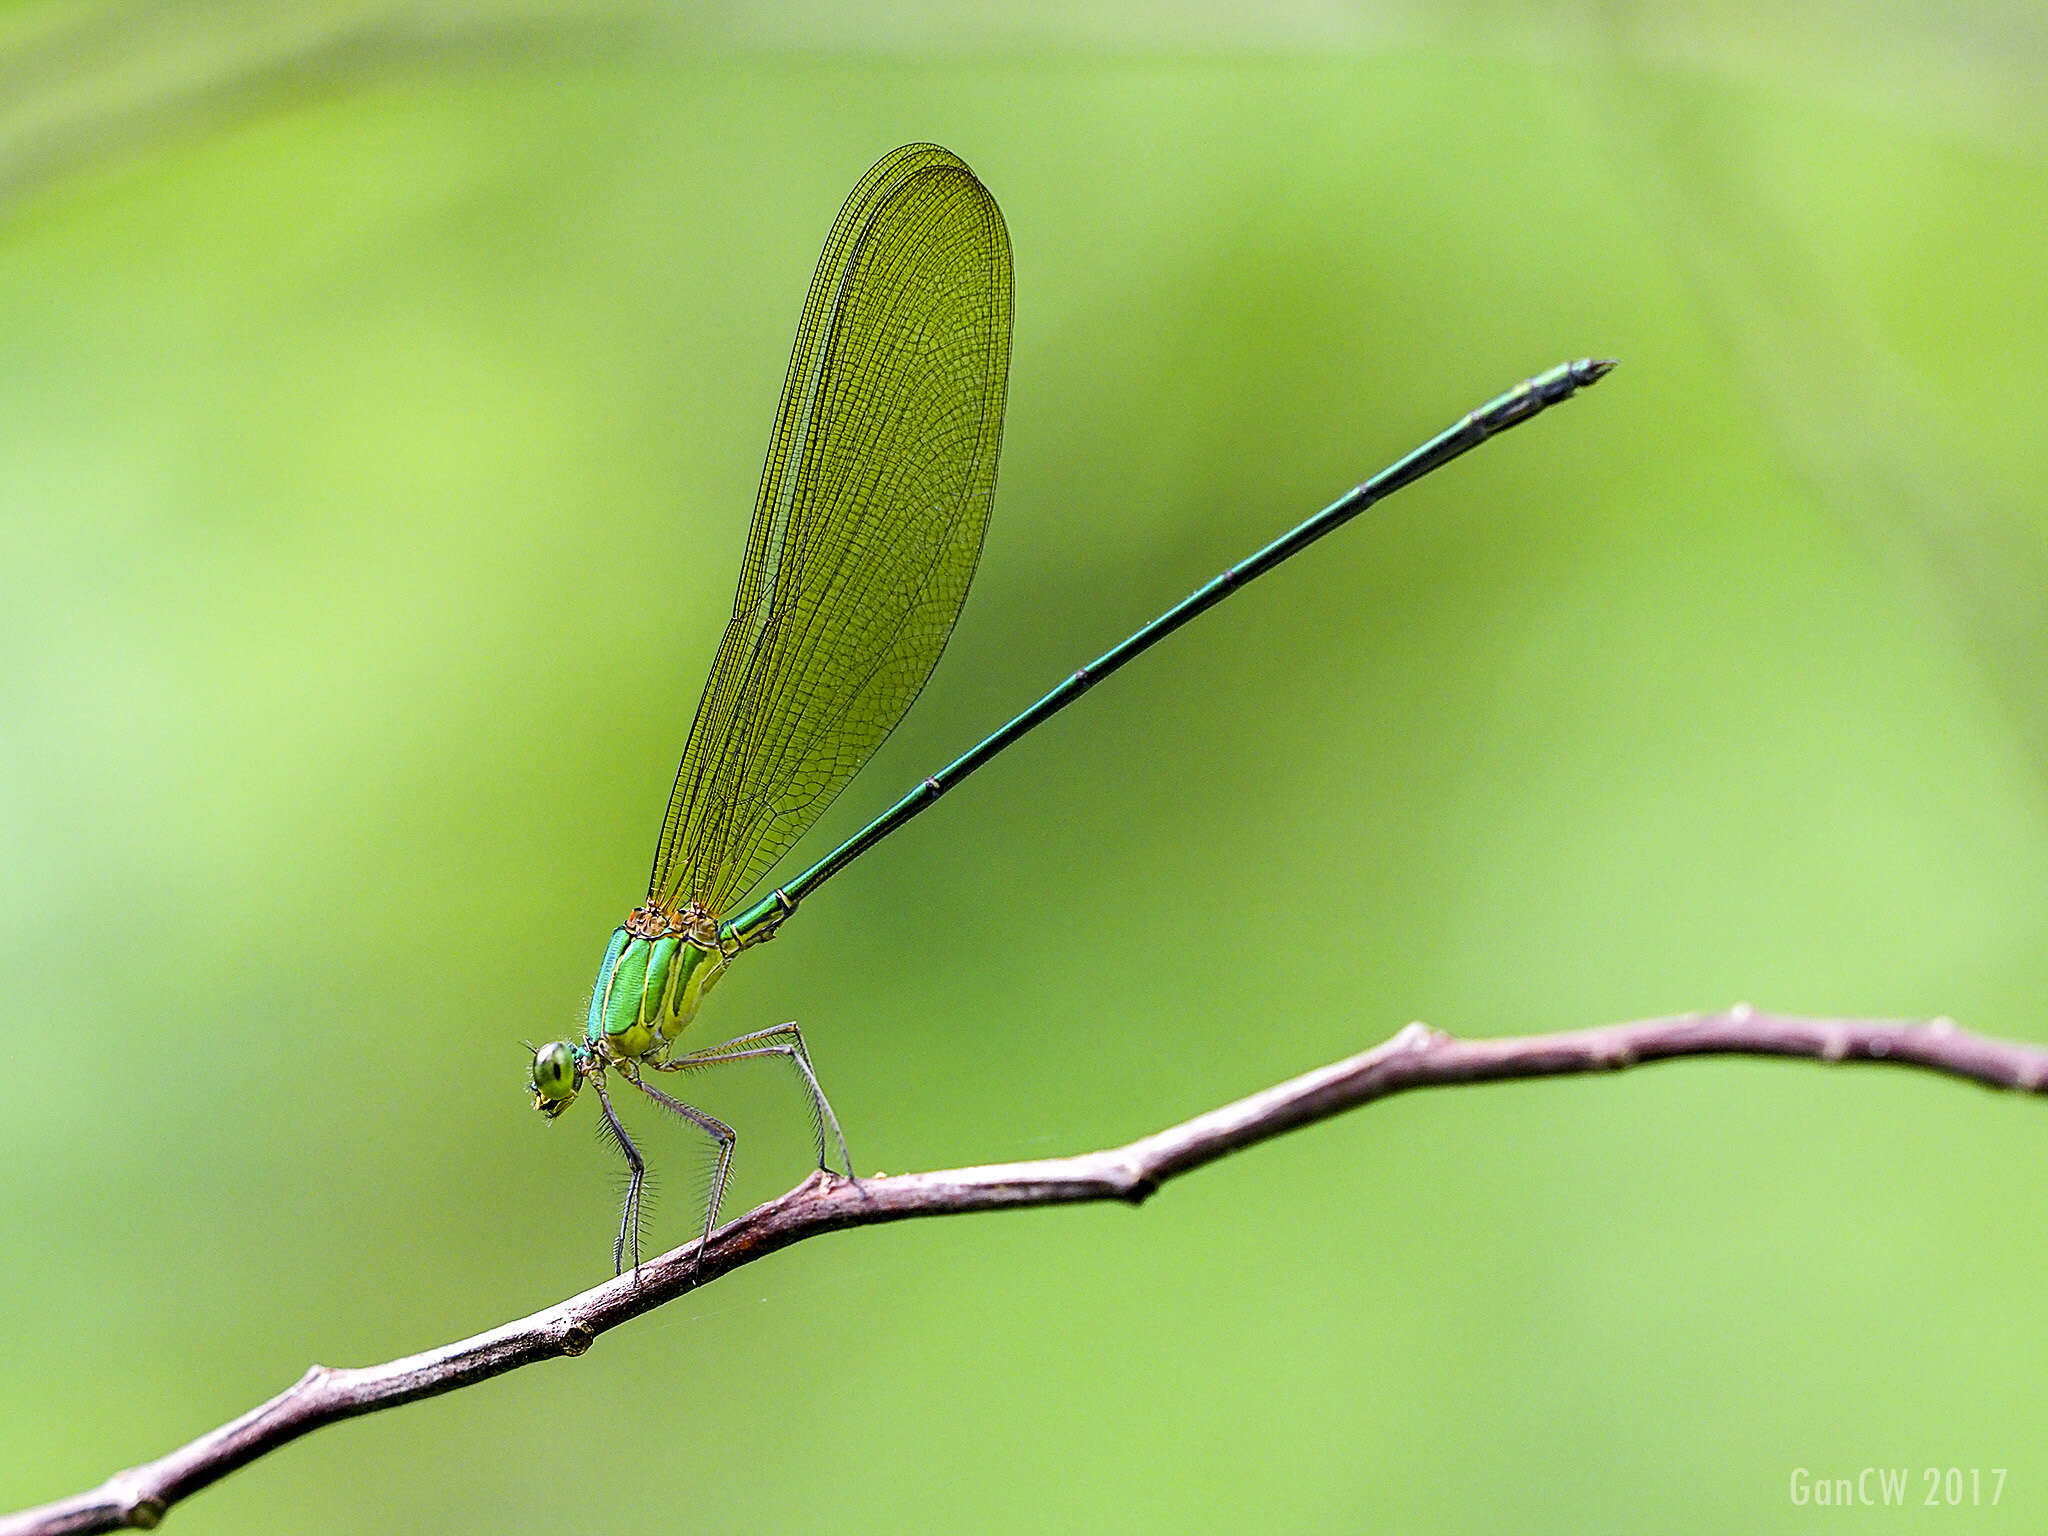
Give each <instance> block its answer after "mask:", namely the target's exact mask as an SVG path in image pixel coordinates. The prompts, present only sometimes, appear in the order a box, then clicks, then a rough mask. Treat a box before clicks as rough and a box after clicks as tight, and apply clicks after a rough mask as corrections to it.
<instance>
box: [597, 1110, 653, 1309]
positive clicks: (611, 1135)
mask: <svg viewBox="0 0 2048 1536" xmlns="http://www.w3.org/2000/svg"><path fill="white" fill-rule="evenodd" d="M590 1086H591V1087H593V1088H595V1089H596V1090H597V1102H598V1103H599V1104H600V1105H601V1106H603V1109H604V1118H603V1119H602V1120H600V1121H599V1122H598V1129H599V1130H600V1131H602V1132H603V1133H604V1137H605V1140H607V1141H609V1142H610V1143H611V1144H612V1145H613V1146H614V1147H615V1148H617V1149H618V1153H619V1156H621V1157H623V1158H624V1159H625V1160H626V1167H627V1169H628V1170H629V1174H628V1177H627V1179H626V1206H625V1209H624V1210H622V1211H621V1212H619V1235H618V1239H617V1240H616V1241H615V1242H614V1243H613V1244H612V1273H613V1274H615V1275H617V1274H623V1273H624V1272H625V1268H626V1239H627V1236H628V1234H630V1235H631V1237H632V1241H633V1268H634V1270H635V1272H636V1273H637V1272H638V1270H639V1268H640V1191H641V1189H642V1187H643V1186H644V1185H645V1184H646V1182H647V1164H646V1162H645V1160H643V1159H642V1158H641V1156H640V1149H639V1148H638V1147H635V1146H634V1145H633V1138H632V1137H630V1136H628V1135H627V1134H626V1127H625V1126H624V1125H622V1124H621V1123H620V1122H619V1117H618V1113H617V1112H616V1111H615V1110H613V1108H612V1100H611V1095H610V1094H608V1093H606V1092H605V1091H604V1080H603V1079H602V1078H592V1079H591V1082H590Z"/></svg>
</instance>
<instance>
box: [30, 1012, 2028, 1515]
mask: <svg viewBox="0 0 2048 1536" xmlns="http://www.w3.org/2000/svg"><path fill="white" fill-rule="evenodd" d="M1675 1056H1804V1057H1810V1058H1812V1059H1814V1060H1816V1061H1864V1062H1889V1063H1892V1064H1895V1065H1900V1066H1913V1067H1922V1068H1925V1069H1927V1070H1929V1071H1933V1072H1941V1073H1946V1074H1948V1075H1949V1076H1952V1077H1961V1078H1967V1079H1969V1080H1970V1081H1972V1082H1977V1083H1981V1084H1983V1085H1985V1086H1986V1087H1990V1088H2014V1089H2019V1090H2021V1091H2024V1092H2027V1093H2034V1094H2039V1093H2042V1092H2044V1091H2048V1048H2044V1047H2041V1046H2037V1045H2028V1044H2022V1043H2019V1042H2017V1041H2009V1040H1994V1039H1989V1038H1987V1037H1985V1036H1982V1035H1973V1034H1970V1033H1968V1032H1966V1031H1964V1030H1962V1029H1959V1028H1957V1027H1956V1025H1955V1024H1954V1023H1953V1022H1952V1021H1950V1020H1948V1019H1936V1020H1934V1021H1933V1022H1932V1023H1926V1024H1912V1023H1904V1022H1897V1021H1885V1020H1869V1019H1807V1018H1789V1017H1785V1016H1781V1015H1772V1014H1764V1013H1758V1012H1756V1011H1754V1010H1753V1009H1750V1008H1748V1007H1746V1006H1737V1007H1735V1008H1732V1009H1729V1010H1728V1011H1726V1012H1724V1013H1706V1014H1688V1015H1685V1016H1683V1017H1679V1018H1670V1019H1650V1020H1645V1021H1643V1022H1640V1023H1633V1024H1611V1025H1607V1026H1604V1027H1602V1028H1598V1029H1584V1030H1575V1031H1571V1032H1568V1033H1564V1034H1555V1035H1524V1036H1516V1037H1510V1038H1505V1039H1492V1040H1460V1039H1457V1038H1455V1037H1454V1036H1451V1035H1447V1034H1444V1033H1442V1032H1441V1031H1439V1030H1434V1029H1431V1028H1429V1027H1428V1026H1427V1025H1423V1024H1411V1025H1409V1026H1408V1027H1407V1028H1406V1029H1404V1030H1402V1031H1401V1032H1400V1033H1399V1034H1397V1035H1395V1036H1394V1037H1393V1038H1392V1039H1390V1040H1388V1041H1386V1042H1385V1043H1383V1044H1381V1045H1378V1046H1375V1047H1374V1048H1373V1049H1371V1050H1369V1051H1365V1052H1362V1053H1361V1054H1359V1055H1356V1056H1352V1057H1348V1058H1347V1059H1345V1060H1343V1061H1339V1062H1333V1063H1332V1064H1331V1065H1329V1066H1326V1067H1320V1068H1318V1069H1317V1070H1315V1071H1313V1072H1308V1073H1305V1074H1303V1075H1302V1076H1300V1077H1297V1078H1294V1079H1292V1080H1290V1081H1288V1082H1285V1083H1280V1084H1278V1085H1276V1086H1274V1087H1271V1088H1267V1089H1265V1090H1263V1091H1262V1092H1259V1093H1255V1094H1253V1095H1251V1096H1250V1097H1249V1098H1244V1099H1239V1100H1238V1101H1237V1102H1236V1103H1234V1104H1226V1105H1224V1106H1223V1107H1222V1108H1220V1109H1213V1110H1210V1111H1209V1112H1208V1113H1206V1114H1202V1115H1197V1116H1196V1117H1195V1118H1194V1119H1192V1120H1187V1121H1184V1122H1182V1123H1181V1124H1179V1125H1176V1126H1172V1127H1169V1128H1168V1129H1166V1130H1163V1131H1160V1132H1157V1133H1156V1134H1154V1135H1151V1136H1147V1137H1145V1138H1143V1139H1142V1140H1140V1141H1134V1142H1131V1143H1130V1144H1129V1145H1128V1146H1122V1147H1113V1148H1109V1149H1107V1150H1105V1151H1100V1152H1089V1153H1084V1154H1082V1155H1081V1156H1078V1157H1057V1158H1047V1159H1044V1160H1041V1161H1038V1162H1029V1163H991V1164H987V1165H985V1166H982V1167H978V1168H953V1169H947V1170H944V1171H942V1172H938V1173H912V1174H900V1175H897V1176H894V1177H886V1176H879V1175H878V1176H877V1177H875V1178H871V1179H863V1180H861V1181H860V1182H859V1183H854V1182H851V1181H849V1180H846V1179H842V1178H837V1177H834V1176H833V1175H830V1174H827V1173H823V1172H819V1173H814V1174H812V1175H811V1177H810V1178H808V1179H806V1180H805V1181H804V1182H803V1183H802V1184H800V1185H798V1186H797V1187H796V1188H795V1189H793V1190H791V1191H790V1192H789V1193H788V1194H786V1195H784V1196H783V1197H782V1198H781V1199H779V1200H771V1201H769V1202H768V1203H767V1204H766V1205H763V1206H759V1207H757V1208H756V1209H754V1210H751V1211H749V1212H748V1213H747V1214H746V1215H744V1216H742V1217H740V1218H739V1219H738V1220H737V1221H733V1222H730V1223H728V1224H727V1225H725V1226H723V1227H721V1228H719V1229H718V1231H716V1232H714V1233H713V1234H712V1235H711V1238H710V1240H709V1241H708V1242H707V1243H704V1244H703V1245H702V1252H701V1254H700V1253H699V1251H698V1250H699V1244H697V1243H694V1242H692V1243H687V1244H685V1245H684V1246H683V1247H681V1248H677V1249H674V1250H672V1251H671V1252H668V1253H665V1254H663V1255H662V1256H661V1257H660V1258H657V1259H654V1260H651V1261H650V1262H648V1263H646V1264H643V1265H642V1266H641V1267H640V1269H639V1272H638V1273H637V1274H628V1275H622V1276H620V1277H619V1278H617V1279H615V1280H610V1281H607V1282H606V1283H605V1284H603V1285H600V1286H596V1287H594V1288H593V1289H591V1290H588V1291H585V1292H583V1294H582V1295H580V1296H572V1297H570V1298H569V1299H568V1300H567V1301H564V1302H560V1303H558V1304H556V1305H555V1306H552V1307H549V1308H548V1309H547V1310H546V1311H543V1312H536V1313H534V1314H533V1315H532V1316H531V1317H525V1318H521V1319H520V1320H519V1321H517V1322H513V1323H507V1324H505V1325H504V1326H502V1327H500V1328H495V1329H492V1330H491V1331H490V1332H489V1333H480V1334H477V1335H476V1336H475V1337H473V1338H468V1339H463V1340H460V1341H459V1342H457V1343H453V1344H445V1345H442V1346H441V1347H440V1348H439V1349H431V1350H428V1351H426V1352H425V1353H423V1354H417V1355H408V1356H406V1357H405V1358H403V1359H399V1360H391V1361H387V1362H386V1363H385V1364H383V1365H368V1366H351V1367H339V1368H337V1367H332V1366H325V1365H316V1366H313V1367H312V1368H311V1369H309V1370H308V1371H307V1372H306V1374H305V1375H304V1376H302V1377H300V1378H299V1380H298V1381H297V1382H295V1383H294V1384H293V1385H292V1386H290V1387H288V1388H286V1389H285V1390H284V1391H283V1392H280V1393H279V1394H278V1395H277V1396H276V1397H273V1398H271V1399H270V1401H268V1402H266V1403H262V1404H259V1405H258V1406H257V1407H255V1408H252V1409H250V1410H249V1411H248V1412H247V1413H245V1414H243V1415H242V1416H241V1417H240V1418H238V1419H235V1420H233V1421H231V1422H229V1423H227V1424H223V1425H222V1426H221V1427H220V1428H218V1429H216V1430H213V1431H211V1432H210V1433H208V1434H205V1435H201V1436H200V1437H199V1438H198V1439H197V1440H194V1441H192V1442H191V1443H190V1444H189V1445H185V1446H182V1447H180V1448H179V1449H177V1450H175V1451H172V1452H171V1453H170V1454H169V1455H167V1456H163V1457H160V1458H158V1459H157V1460H155V1461H151V1462H146V1463H144V1464H143V1465H141V1466H138V1467H131V1468H129V1469H128V1470H127V1471H125V1472H117V1473H115V1474H114V1475H113V1476H112V1477H110V1478H108V1479H107V1481H106V1482H105V1483H103V1484H101V1485H100V1486H99V1487H98V1488H96V1489H93V1490H92V1491H91V1492H88V1493H82V1494H78V1495H76V1496H74V1497H72V1498H68V1499H61V1500H59V1501H57V1502H56V1503H54V1504H45V1505H43V1506H41V1507H39V1508H36V1509H30V1510H24V1511H22V1512H21V1513H19V1514H16V1515H11V1516H0V1536H52V1533H57V1532H79V1531H113V1530H121V1529H142V1530H148V1529H152V1528H153V1527H155V1526H156V1524H157V1523H158V1522H159V1521H160V1520H162V1518H163V1516H164V1514H165V1512H166V1511H168V1510H169V1509H170V1507H171V1506H172V1505H173V1504H175V1503H177V1502H178V1500H180V1499H182V1498H185V1497H186V1496H187V1495H189V1494H192V1493H195V1492H197V1491H198V1490H199V1489H201V1488H204V1487H206V1486H207V1485H208V1484H210V1483H213V1482H216V1481H218V1480H219V1479H221V1478H222V1477H225V1476H226V1475H227V1474H228V1473H230V1472H232V1471H234V1470H235V1469H236V1468H237V1467H242V1466H246V1465H247V1464H248V1463H249V1462H251V1461H254V1460H255V1459H256V1458H257V1457H259V1456H263V1455H266V1454H267V1453H269V1452H271V1451H273V1450H276V1449H277V1448H278V1447H279V1446H281V1445H284V1444H285V1443H287V1442H288V1441H291V1440H296V1439H297V1438H298V1437H299V1436H300V1435H303V1434H306V1433H308V1432H310V1431H312V1430H315V1429H318V1428H319V1427H320V1426H321V1425H323V1424H331V1423H333V1422H334V1421H335V1420H337V1419H346V1418H353V1417H355V1416H356V1415H357V1414H363V1413H374V1412H376V1411H377V1410H379V1409H381V1408H395V1407H397V1406H398V1405H399V1404H401V1403H410V1402H414V1401H417V1400H418V1399H420V1398H423V1397H433V1396H435V1395H436V1394H438V1393H442V1392H452V1391H454V1390H455V1389H456V1388H458V1387H466V1386H469V1385H470V1384H471V1383H473V1382H479V1381H483V1380H486V1379H487V1378H489V1377H492V1376H497V1375H500V1374H502V1373H503V1372H505V1371H510V1370H514V1369H516V1368H517V1367H519V1366H522V1365H531V1364H533V1363H534V1362H536V1361H540V1360H551V1359H554V1358H556V1357H557V1356H561V1355H580V1354H582V1353H583V1352H584V1351H585V1350H586V1349H588V1348H589V1347H590V1345H591V1343H592V1341H594V1340H595V1339H596V1338H597V1337H598V1335H599V1334H602V1333H604V1332H606V1331H608V1330H610V1329H612V1328H616V1327H618V1326H619V1324H621V1323H623V1322H625V1321H627V1320H628V1319H629V1318H634V1317H638V1316H639V1315H640V1314H641V1313H643V1312H649V1311H652V1310H653V1309H654V1308H656V1307H659V1306H662V1305H664V1304H665V1303H667V1302H670V1301H673V1300H675V1299H676V1298H677V1297H678V1296H681V1295H684V1294H686V1293H687V1292H689V1291H693V1290H695V1289H697V1288H698V1287H699V1286H702V1285H706V1284H709V1283H710V1282H711V1281H713V1280H716V1279H718V1278H719V1277H720V1276H721V1275H724V1274H727V1273H729V1272H731V1271H732V1270H735V1269H738V1268H739V1267H740V1266H741V1265H744V1264H751V1263H753V1262H754V1261H755V1260H756V1259H760V1258H765V1257H766V1256H767V1255H769V1254H771V1253H774V1252H775V1251H776V1250H777V1249H780V1248H787V1247H788V1246H789V1245H790V1244H792V1243H796V1242H801V1241H802V1240H803V1239H805V1238H807V1237H815V1236H817V1235H818V1234H819V1233H822V1232H835V1231H838V1230H839V1229H841V1228H843V1227H860V1226H867V1225H869V1224H871V1223H874V1222H883V1221H903V1220H907V1219H908V1218H910V1217H913V1216H949V1215H957V1214H960V1213H963V1212H967V1211H989V1210H1001V1209H1006V1208H1009V1207H1012V1206H1026V1205H1064V1204H1071V1203H1075V1202H1080V1201H1087V1200H1123V1201H1127V1202H1129V1203H1131V1204H1133V1205H1135V1204H1138V1203H1139V1202H1141V1201H1143V1200H1145V1199H1146V1198H1147V1197H1148V1196H1150V1195H1151V1194H1152V1193H1153V1191H1155V1190H1156V1189H1158V1188H1159V1186H1160V1185H1161V1184H1163V1183H1165V1182H1166V1181H1167V1180H1168V1179H1171V1178H1173V1177H1175V1176H1176V1175H1178V1174H1182V1173H1186V1172H1188V1171H1189V1170H1191V1169H1195V1168H1199V1167H1201V1166H1202V1165H1203V1164H1204V1163H1210V1162H1214V1161H1216V1160H1217V1159H1218V1158H1221V1157H1224V1156H1227V1155H1228V1154H1230V1153H1232V1152H1235V1151H1237V1150H1239V1149H1240V1148H1242V1147H1248V1146H1251V1145H1253V1144H1254V1143H1256V1142H1261V1141H1265V1140H1267V1139H1269V1138H1271V1137H1274V1136H1278V1135H1280V1134H1282V1133H1283V1132H1286V1131H1290V1130H1293V1129H1294V1128H1295V1127H1297V1126H1302V1125H1307V1124H1310V1123H1312V1122H1314V1121H1317V1120H1324V1119H1328V1118H1329V1117H1330V1116H1332V1115H1336V1114H1339V1113H1341V1112H1343V1111H1344V1110H1347V1109H1353V1108H1356V1107H1357V1106H1359V1105H1361V1104H1370V1103H1372V1102H1373V1101H1374V1100H1376V1099H1384V1098H1387V1097H1389V1096H1391V1095H1393V1094H1396V1093H1401V1092H1405V1091H1406V1090H1408V1089H1410V1088H1429V1087H1436V1086H1439V1085H1443V1084H1449V1083H1475V1082H1492V1081H1498V1080H1502V1079H1507V1078H1528V1077H1555V1076H1561V1075H1565V1074H1569V1073H1581V1072H1604V1071H1613V1070H1616V1069H1619V1068H1622V1067H1632V1066H1635V1065H1637V1064H1638V1063H1641V1062H1647V1061H1662V1060H1666V1059H1668V1058H1671V1057H1675Z"/></svg>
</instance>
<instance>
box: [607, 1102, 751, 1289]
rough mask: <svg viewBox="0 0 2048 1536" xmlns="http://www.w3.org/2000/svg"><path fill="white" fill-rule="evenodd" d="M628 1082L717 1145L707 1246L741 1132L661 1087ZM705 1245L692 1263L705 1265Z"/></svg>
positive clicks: (708, 1206) (707, 1215)
mask: <svg viewBox="0 0 2048 1536" xmlns="http://www.w3.org/2000/svg"><path fill="white" fill-rule="evenodd" d="M627 1081H628V1082H630V1083H631V1084H632V1085H633V1086H634V1087H635V1088H638V1089H639V1090H640V1091H641V1092H642V1093H644V1094H646V1095H647V1097H649V1098H650V1099H652V1100H654V1102H655V1103H657V1104H659V1105H661V1107H662V1108H664V1109H666V1110H667V1111H668V1112H669V1113H670V1114H672V1115H675V1116H676V1117H678V1118H679V1119H683V1120H687V1121H689V1122H690V1124H692V1125H694V1126H696V1127H697V1129H698V1130H700V1131H702V1132H703V1133H704V1134H705V1135H707V1136H709V1137H710V1138H711V1139H712V1140H713V1141H715V1142H717V1143H718V1152H717V1156H716V1160H715V1161H714V1162H713V1164H712V1167H711V1194H710V1198H709V1199H708V1200H707V1201H706V1202H705V1206H704V1243H708V1242H710V1241H711V1229H712V1228H713V1227H715V1226H717V1225H718V1208H719V1206H721V1205H722V1204H724V1203H725V1183H726V1180H727V1179H728V1178H730V1177H731V1176H732V1148H733V1143H734V1142H736V1141H738V1140H739V1135H738V1133H737V1132H736V1131H734V1130H733V1128H732V1127H731V1126H729V1125H727V1124H726V1123H725V1122H724V1121H723V1120H718V1119H714V1118H713V1117H712V1116H710V1115H707V1114H705V1113H704V1111H703V1110H701V1109H692V1108H691V1107H690V1106H689V1105H687V1104H685V1103H684V1102H683V1101H682V1100H681V1099H672V1098H670V1097H669V1096H668V1095H667V1094H665V1093H663V1092H662V1091H661V1090H660V1089H659V1088H650V1087H648V1086H647V1084H645V1083H643V1082H642V1081H640V1079H639V1077H638V1076H634V1077H630V1078H628V1079H627ZM704 1243H699V1244H698V1246H697V1258H696V1260H694V1261H693V1262H702V1260H703V1257H704Z"/></svg>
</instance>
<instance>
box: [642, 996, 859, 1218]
mask: <svg viewBox="0 0 2048 1536" xmlns="http://www.w3.org/2000/svg"><path fill="white" fill-rule="evenodd" d="M785 1037H786V1038H785ZM771 1040H772V1041H781V1042H782V1043H780V1044H775V1045H770V1044H765V1043H764V1042H767V1041H771ZM753 1056H781V1057H784V1058H786V1059H787V1060H788V1061H789V1062H790V1064H791V1065H792V1066H794V1067H795V1068H796V1070H797V1075H798V1076H800V1077H801V1078H803V1080H804V1088H805V1090H806V1091H807V1092H808V1093H809V1094H810V1096H811V1135H812V1136H813V1137H814V1138H815V1139H816V1141H817V1143H818V1166H819V1167H820V1168H823V1169H825V1170H826V1171H827V1172H828V1173H829V1172H831V1171H832V1164H831V1162H830V1161H829V1160H828V1158H827V1156H826V1151H825V1130H826V1127H828V1126H829V1127H831V1130H832V1139H833V1140H834V1141H836V1142H837V1143H839V1162H840V1166H841V1167H843V1168H844V1169H845V1170H846V1176H847V1177H848V1178H849V1179H852V1180H853V1181H854V1182H855V1183H856V1184H858V1183H859V1182H860V1178H859V1175H857V1174H856V1173H855V1172H854V1171H853V1154H852V1153H851V1152H849V1151H847V1150H846V1135H845V1133H844V1132H843V1131H841V1130H840V1129H839V1117H838V1116H837V1115H835V1114H833V1113H832V1104H831V1101H830V1100H828V1099H827V1098H826V1097H825V1090H824V1089H823V1088H820V1087H819V1086H818V1074H817V1073H816V1072H814V1071H812V1070H811V1053H810V1052H809V1051H808V1050H807V1049H806V1048H805V1046H804V1032H803V1031H802V1030H800V1029H798V1028H797V1027H796V1024H795V1023H794V1022H791V1023H788V1024H776V1025H772V1026H771V1027H769V1028H767V1029H757V1030H755V1031H754V1032H753V1033H752V1034H750V1035H740V1036H737V1037H736V1038H734V1039H731V1040H728V1041H726V1042H725V1044H723V1045H714V1046H711V1047H710V1048H708V1049H706V1050H702V1051H691V1052H689V1053H687V1054H686V1055H682V1056H672V1057H670V1058H669V1059H668V1060H667V1061H648V1062H642V1063H641V1065H643V1066H648V1067H652V1068H654V1070H655V1071H657V1072H694V1071H696V1070H697V1069H699V1068H700V1067H715V1066H717V1065H719V1064H720V1063H721V1062H727V1061H745V1060H747V1059H748V1058H749V1057H753Z"/></svg>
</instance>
